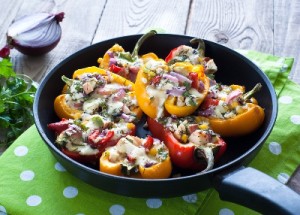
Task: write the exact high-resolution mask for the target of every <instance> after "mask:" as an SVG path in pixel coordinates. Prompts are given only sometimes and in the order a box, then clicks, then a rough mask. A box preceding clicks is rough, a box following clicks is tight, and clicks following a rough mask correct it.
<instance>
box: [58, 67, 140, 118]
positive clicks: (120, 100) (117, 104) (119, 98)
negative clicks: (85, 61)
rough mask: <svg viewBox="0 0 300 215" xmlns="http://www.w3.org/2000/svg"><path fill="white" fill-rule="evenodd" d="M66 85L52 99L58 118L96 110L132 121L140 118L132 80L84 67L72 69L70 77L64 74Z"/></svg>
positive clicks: (112, 116)
mask: <svg viewBox="0 0 300 215" xmlns="http://www.w3.org/2000/svg"><path fill="white" fill-rule="evenodd" d="M62 79H63V81H65V82H66V84H67V85H68V90H67V92H66V93H65V94H61V95H59V96H58V97H57V98H56V99H55V101H54V110H55V111H56V114H57V115H58V117H60V118H66V119H77V118H79V117H80V116H81V114H82V113H87V114H96V113H100V114H101V115H103V116H106V117H111V118H112V121H116V120H117V119H122V120H125V121H126V122H133V121H136V120H138V119H140V118H141V116H142V111H141V109H140V108H139V107H138V104H137V101H136V98H135V91H134V84H133V83H132V82H131V81H129V80H127V79H125V78H123V77H121V76H119V75H116V74H113V73H110V72H109V71H105V70H103V69H100V68H98V67H87V68H84V69H79V70H77V71H75V72H74V74H73V79H69V78H67V77H65V76H63V77H62Z"/></svg>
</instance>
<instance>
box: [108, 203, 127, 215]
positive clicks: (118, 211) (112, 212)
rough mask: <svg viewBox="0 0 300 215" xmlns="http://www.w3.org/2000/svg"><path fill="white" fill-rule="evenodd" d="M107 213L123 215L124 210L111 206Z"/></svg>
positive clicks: (117, 206)
mask: <svg viewBox="0 0 300 215" xmlns="http://www.w3.org/2000/svg"><path fill="white" fill-rule="evenodd" d="M109 213H110V214H111V215H123V214H125V208H124V207H123V206H122V205H117V204H116V205H112V206H111V207H110V208H109Z"/></svg>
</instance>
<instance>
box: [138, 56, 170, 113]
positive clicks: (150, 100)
mask: <svg viewBox="0 0 300 215" xmlns="http://www.w3.org/2000/svg"><path fill="white" fill-rule="evenodd" d="M151 58H152V57H151V56H150V57H149V58H147V59H148V61H149V62H150V61H151V62H153V63H155V64H157V68H159V69H161V70H162V71H164V73H167V72H168V69H169V68H168V66H167V64H166V62H165V61H163V60H162V59H157V56H156V55H154V59H153V58H152V59H151ZM156 75H157V74H156V72H155V71H151V70H149V69H148V68H147V67H146V65H145V66H143V67H142V68H141V69H140V71H139V72H138V74H137V77H136V81H135V89H136V99H137V101H138V104H139V106H140V108H141V109H142V110H143V112H144V113H145V114H146V115H148V116H150V117H151V118H156V117H160V116H163V115H164V111H165V110H164V102H165V100H166V98H167V95H166V93H165V90H157V91H155V90H153V95H149V92H147V91H148V89H147V87H148V86H149V85H150V84H151V82H152V83H153V82H154V81H155V76H156ZM158 81H159V80H158Z"/></svg>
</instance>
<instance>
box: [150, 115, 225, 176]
mask: <svg viewBox="0 0 300 215" xmlns="http://www.w3.org/2000/svg"><path fill="white" fill-rule="evenodd" d="M147 123H148V126H149V130H150V131H151V133H152V135H153V136H154V137H157V138H160V139H162V140H163V141H164V142H165V144H166V146H167V147H168V149H169V153H170V157H171V161H172V163H173V164H174V165H175V166H177V167H179V168H181V169H184V170H192V171H203V172H204V171H207V170H209V169H212V168H213V166H214V163H215V162H216V161H218V160H219V159H220V157H221V156H222V155H223V154H224V152H225V150H226V143H225V142H224V140H223V139H222V138H221V137H220V136H219V135H218V134H217V133H215V132H214V131H213V130H211V129H210V127H209V122H208V120H207V119H206V118H203V117H194V116H188V117H183V118H172V117H165V118H161V119H159V121H157V120H155V119H152V118H150V117H148V119H147Z"/></svg>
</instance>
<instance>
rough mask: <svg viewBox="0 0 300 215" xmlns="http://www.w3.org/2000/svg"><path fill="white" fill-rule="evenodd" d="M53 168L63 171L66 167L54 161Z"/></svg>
mask: <svg viewBox="0 0 300 215" xmlns="http://www.w3.org/2000/svg"><path fill="white" fill-rule="evenodd" d="M54 168H55V169H56V170H57V171H59V172H65V171H66V169H65V168H64V167H63V166H62V165H61V164H60V163H58V162H57V163H55V165H54Z"/></svg>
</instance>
